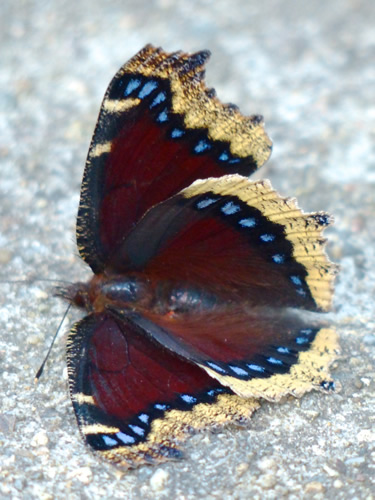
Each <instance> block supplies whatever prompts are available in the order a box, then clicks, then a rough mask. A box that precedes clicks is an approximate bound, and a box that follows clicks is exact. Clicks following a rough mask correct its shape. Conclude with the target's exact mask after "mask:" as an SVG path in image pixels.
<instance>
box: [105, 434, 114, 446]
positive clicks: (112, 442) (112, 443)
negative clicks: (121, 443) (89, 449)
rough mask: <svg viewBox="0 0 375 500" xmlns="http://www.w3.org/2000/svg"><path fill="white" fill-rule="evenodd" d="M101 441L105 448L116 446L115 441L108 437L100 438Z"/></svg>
mask: <svg viewBox="0 0 375 500" xmlns="http://www.w3.org/2000/svg"><path fill="white" fill-rule="evenodd" d="M102 439H103V441H104V443H105V444H106V445H107V446H116V445H117V444H118V442H117V441H116V439H113V438H111V437H109V436H102Z"/></svg>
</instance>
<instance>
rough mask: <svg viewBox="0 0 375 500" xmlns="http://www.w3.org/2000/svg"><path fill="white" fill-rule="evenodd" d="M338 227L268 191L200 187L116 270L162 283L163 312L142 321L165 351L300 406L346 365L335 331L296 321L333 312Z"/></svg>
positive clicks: (164, 211)
mask: <svg viewBox="0 0 375 500" xmlns="http://www.w3.org/2000/svg"><path fill="white" fill-rule="evenodd" d="M329 221H330V220H329V217H328V216H327V215H326V214H324V213H318V214H304V213H303V212H302V211H301V210H300V209H299V208H298V207H297V205H296V203H295V202H294V201H293V200H290V199H284V198H281V197H280V196H279V195H278V194H277V193H276V192H275V191H274V190H273V189H272V187H271V186H270V184H269V183H268V182H264V181H260V182H251V181H249V180H248V179H247V178H244V177H241V176H239V175H231V176H224V177H222V178H219V179H214V178H211V179H206V180H203V181H196V182H194V183H193V184H192V185H191V186H189V187H188V188H186V189H184V190H183V191H181V192H180V193H178V194H177V195H175V196H173V197H172V198H170V199H169V200H167V201H165V202H163V203H161V204H158V205H157V206H155V207H153V208H152V209H151V210H149V211H148V212H147V213H146V215H145V216H144V217H143V218H142V220H141V221H140V222H139V223H138V225H137V226H136V228H135V229H134V231H133V232H132V233H131V234H130V235H129V237H128V238H127V239H126V240H125V242H124V243H123V245H121V247H120V248H119V252H118V254H116V255H114V258H113V260H112V261H111V262H110V263H109V269H110V270H111V269H114V270H116V272H118V271H121V270H126V269H133V270H137V269H140V270H142V273H144V274H145V275H146V276H147V277H148V278H149V279H150V280H151V282H154V283H162V285H161V288H160V289H158V288H156V292H155V294H156V297H157V298H158V301H157V303H156V305H155V307H154V309H153V310H142V309H141V308H139V309H138V311H134V312H133V313H132V314H131V317H132V321H134V322H135V323H137V324H138V325H139V326H140V327H141V328H142V329H143V330H144V331H146V332H147V333H148V334H149V335H150V336H152V337H153V338H154V339H156V340H157V341H158V342H159V343H160V344H161V345H164V346H166V347H167V348H169V349H170V350H171V351H172V352H177V353H178V354H179V355H180V356H183V357H184V358H186V359H188V360H190V361H193V362H195V363H197V364H199V365H200V366H201V367H203V368H204V369H205V370H206V371H207V373H209V374H210V375H211V376H213V377H215V378H217V379H218V380H219V381H220V382H221V383H222V384H224V385H226V386H229V387H230V388H231V389H232V390H233V391H234V392H236V393H237V394H239V395H241V396H245V397H251V396H257V397H259V396H263V397H265V398H267V399H270V400H278V399H280V397H282V396H284V395H285V394H294V395H301V394H302V393H303V392H306V390H309V389H311V388H313V387H330V385H331V384H330V378H329V375H328V366H329V364H330V363H331V362H332V360H333V359H334V357H335V356H336V354H337V339H336V334H335V332H334V331H333V330H332V329H329V328H324V327H321V326H319V325H316V324H314V322H313V321H307V320H304V319H301V316H300V315H298V314H296V313H295V312H292V311H290V310H289V308H294V309H302V310H312V311H322V310H323V311H324V310H328V309H329V307H330V304H331V297H332V281H333V278H334V275H335V272H336V266H335V265H333V264H332V263H330V262H329V260H328V258H327V257H326V255H325V253H324V242H325V240H324V239H323V237H322V231H323V229H324V228H325V227H326V226H327V225H328V223H329ZM127 314H129V312H127Z"/></svg>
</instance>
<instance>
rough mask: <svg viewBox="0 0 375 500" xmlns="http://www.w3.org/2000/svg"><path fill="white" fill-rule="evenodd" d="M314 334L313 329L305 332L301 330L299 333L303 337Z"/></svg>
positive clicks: (307, 329) (306, 329)
mask: <svg viewBox="0 0 375 500" xmlns="http://www.w3.org/2000/svg"><path fill="white" fill-rule="evenodd" d="M312 332H313V331H312V330H311V328H304V329H303V330H300V332H299V333H302V335H311V334H312Z"/></svg>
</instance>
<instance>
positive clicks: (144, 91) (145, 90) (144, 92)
mask: <svg viewBox="0 0 375 500" xmlns="http://www.w3.org/2000/svg"><path fill="white" fill-rule="evenodd" d="M157 87H158V83H157V82H155V81H151V82H147V83H146V84H145V85H143V87H142V88H141V90H140V92H139V94H138V97H139V98H140V99H143V98H144V97H147V96H148V95H150V94H151V92H153V91H154V90H155V89H156V88H157Z"/></svg>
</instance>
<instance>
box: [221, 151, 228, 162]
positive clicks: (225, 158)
mask: <svg viewBox="0 0 375 500" xmlns="http://www.w3.org/2000/svg"><path fill="white" fill-rule="evenodd" d="M219 160H220V161H228V160H229V155H228V153H226V152H225V151H224V152H223V153H221V155H220V156H219Z"/></svg>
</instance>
